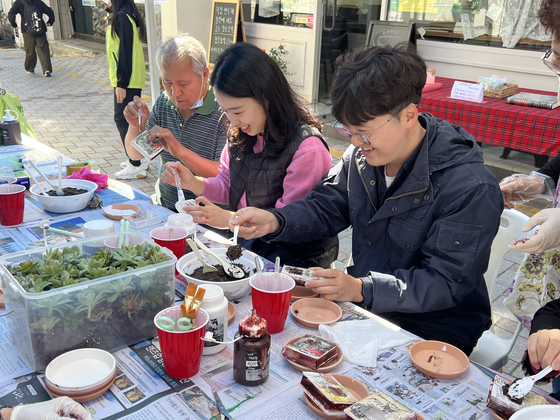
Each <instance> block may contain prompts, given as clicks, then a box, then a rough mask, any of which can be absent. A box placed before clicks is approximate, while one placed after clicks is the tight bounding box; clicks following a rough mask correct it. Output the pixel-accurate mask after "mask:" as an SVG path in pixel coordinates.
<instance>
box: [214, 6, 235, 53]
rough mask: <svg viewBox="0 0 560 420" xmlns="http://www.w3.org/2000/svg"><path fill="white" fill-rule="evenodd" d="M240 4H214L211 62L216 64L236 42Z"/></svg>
mask: <svg viewBox="0 0 560 420" xmlns="http://www.w3.org/2000/svg"><path fill="white" fill-rule="evenodd" d="M238 8H239V3H220V2H215V3H214V10H213V14H212V18H213V19H212V34H211V37H210V49H209V62H210V63H215V62H216V59H217V58H218V56H219V55H220V53H221V52H222V51H224V50H225V49H226V48H227V47H228V46H230V45H231V44H233V43H234V42H235V36H236V29H237V24H238V15H237V14H238Z"/></svg>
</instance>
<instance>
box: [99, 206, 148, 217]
mask: <svg viewBox="0 0 560 420" xmlns="http://www.w3.org/2000/svg"><path fill="white" fill-rule="evenodd" d="M125 211H126V213H127V214H122V213H123V212H125ZM132 212H133V213H132ZM103 213H104V214H105V216H107V217H108V218H109V219H113V220H121V219H122V218H123V217H125V216H127V217H136V216H138V214H140V207H138V206H135V205H134V204H113V205H111V206H107V207H103Z"/></svg>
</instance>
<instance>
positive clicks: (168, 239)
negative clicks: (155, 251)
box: [150, 226, 189, 259]
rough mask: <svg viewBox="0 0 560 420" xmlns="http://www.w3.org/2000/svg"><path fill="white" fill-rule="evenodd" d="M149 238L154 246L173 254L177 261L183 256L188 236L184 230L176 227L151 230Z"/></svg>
mask: <svg viewBox="0 0 560 420" xmlns="http://www.w3.org/2000/svg"><path fill="white" fill-rule="evenodd" d="M150 236H151V237H152V239H153V240H154V242H155V243H156V244H158V245H159V246H162V247H164V248H167V249H169V250H170V251H171V252H173V255H175V256H176V257H177V259H179V258H181V257H182V256H183V255H185V250H186V249H187V236H189V232H188V231H187V230H186V229H183V228H181V227H177V226H168V227H159V228H155V229H153V230H152V231H151V232H150Z"/></svg>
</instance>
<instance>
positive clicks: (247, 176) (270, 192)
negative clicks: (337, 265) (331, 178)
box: [162, 43, 338, 268]
mask: <svg viewBox="0 0 560 420" xmlns="http://www.w3.org/2000/svg"><path fill="white" fill-rule="evenodd" d="M210 84H211V85H212V86H213V87H214V92H215V95H216V100H217V101H218V104H219V105H220V107H221V108H222V109H223V111H224V113H225V115H226V117H227V119H228V120H229V123H230V129H229V132H228V144H227V145H226V147H225V148H224V150H223V152H222V156H221V160H220V167H219V168H218V170H219V171H220V174H219V175H218V176H216V177H213V178H202V177H195V176H194V175H193V174H192V172H190V171H189V170H188V169H187V168H186V167H185V166H183V165H182V164H181V163H179V162H172V163H167V164H166V172H165V173H164V174H162V180H164V181H165V182H166V183H168V184H172V185H175V182H174V175H175V173H176V172H177V173H179V176H180V178H181V186H182V187H183V188H184V189H188V190H190V191H192V192H193V193H195V194H196V195H197V196H199V198H197V203H198V204H200V203H202V204H203V205H204V206H203V207H201V206H185V211H187V212H188V213H189V214H191V215H192V216H193V217H199V218H201V219H199V220H198V222H199V223H204V224H207V225H209V226H212V227H216V228H221V229H224V228H227V227H228V220H229V218H230V216H231V214H232V212H235V211H236V210H238V209H240V208H244V207H248V206H253V207H258V208H261V209H269V208H275V207H276V208H281V207H284V206H285V205H286V204H288V203H290V202H292V201H296V200H301V199H303V198H304V197H305V196H306V195H307V194H308V193H309V192H310V191H311V190H312V189H313V187H314V186H315V184H317V182H318V181H319V180H320V179H321V178H322V177H323V176H324V175H325V174H326V173H327V172H328V171H329V169H330V168H331V165H332V161H331V156H330V153H329V149H328V145H327V144H326V142H325V141H324V139H323V137H322V135H321V132H320V129H321V125H320V123H319V122H318V121H317V120H316V119H315V118H313V117H312V116H311V114H310V113H309V111H308V110H307V109H306V108H305V107H304V106H303V104H302V103H301V102H300V101H299V100H298V99H297V96H296V95H295V93H294V92H293V91H292V89H291V87H290V85H289V83H288V81H287V80H286V77H285V76H284V74H283V73H282V71H281V70H280V68H279V67H278V65H277V64H276V63H275V62H274V61H273V60H272V59H271V58H270V57H269V56H268V55H267V54H266V53H265V52H263V51H262V50H260V49H259V48H257V47H255V46H253V45H250V44H246V43H237V44H234V45H232V46H230V47H229V48H227V49H226V50H225V51H224V52H223V53H221V54H220V56H219V57H218V60H217V62H216V65H215V67H214V71H213V72H212V76H211V79H210ZM212 202H215V203H220V204H226V203H227V204H229V210H230V211H227V210H223V209H221V208H220V207H218V206H216V205H214V204H212ZM303 224H304V221H302V225H303ZM303 228H305V227H304V226H302V229H303ZM239 244H240V245H242V246H244V247H245V248H247V249H249V250H251V251H253V252H256V253H257V254H259V255H260V256H262V257H265V258H267V259H269V260H272V261H273V260H274V259H275V258H276V257H277V256H279V257H280V259H281V262H282V263H283V264H289V265H295V266H299V267H319V266H320V267H325V268H327V267H329V265H330V263H332V262H333V261H334V260H336V257H337V256H338V237H336V236H335V237H333V238H329V239H328V240H326V241H324V240H320V239H319V240H315V241H312V242H308V243H300V244H290V243H282V242H274V243H268V242H266V241H263V240H262V239H252V240H244V239H240V240H239Z"/></svg>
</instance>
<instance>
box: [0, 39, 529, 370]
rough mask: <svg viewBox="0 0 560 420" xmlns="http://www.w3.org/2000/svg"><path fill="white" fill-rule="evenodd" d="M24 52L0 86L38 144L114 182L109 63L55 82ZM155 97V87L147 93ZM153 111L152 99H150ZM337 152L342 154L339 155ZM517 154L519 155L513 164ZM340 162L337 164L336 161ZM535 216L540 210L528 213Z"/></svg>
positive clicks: (152, 174) (119, 157)
mask: <svg viewBox="0 0 560 420" xmlns="http://www.w3.org/2000/svg"><path fill="white" fill-rule="evenodd" d="M23 60H24V52H23V50H19V49H0V84H1V85H2V87H3V88H4V89H6V91H8V92H9V93H12V94H17V95H19V98H20V100H21V102H22V104H23V107H24V109H25V116H26V118H27V120H28V122H29V123H30V124H31V126H32V127H33V128H34V130H35V132H36V134H37V138H38V140H39V141H41V142H42V143H45V144H47V145H49V146H51V147H52V148H54V149H56V150H57V151H59V152H61V153H63V154H65V155H67V156H68V157H70V158H72V159H74V160H85V159H95V163H94V164H92V169H94V170H95V169H97V170H100V171H101V172H102V173H107V174H109V176H114V173H115V172H116V171H118V170H120V167H119V164H120V162H123V161H125V160H126V155H125V153H124V150H123V146H122V144H121V140H120V137H119V135H118V132H117V129H116V127H115V124H114V122H113V94H112V88H110V86H109V76H108V70H107V63H106V59H105V56H104V55H103V54H101V55H98V56H96V57H93V58H92V57H63V58H57V57H54V58H53V66H54V72H53V75H52V76H53V77H52V78H45V77H42V76H40V74H41V71H40V67H39V65H38V67H37V69H36V72H37V75H36V76H30V75H28V74H27V73H26V72H25V71H24V68H23ZM144 94H145V95H150V88H149V84H148V85H147V86H146V88H145V89H144ZM144 98H145V100H146V101H147V102H148V106H149V107H151V98H149V96H144ZM329 144H330V146H331V148H332V149H334V150H335V151H333V155H336V156H340V151H343V150H344V149H345V148H346V147H347V144H348V143H347V142H345V141H338V140H333V139H329ZM336 151H339V153H337V152H336ZM483 151H484V154H485V159H487V161H488V163H489V164H492V165H496V166H501V167H502V168H503V169H506V170H511V171H516V172H519V171H523V172H527V173H529V172H530V171H531V170H534V169H535V168H534V167H532V156H530V155H522V154H520V153H519V154H517V156H516V158H519V160H511V159H510V160H507V161H501V160H500V159H498V157H497V156H498V155H499V153H500V149H499V148H496V147H494V148H493V147H489V146H486V145H485V146H484V147H483ZM515 153H516V152H513V153H512V155H511V157H512V158H513V157H514V155H515ZM336 160H337V159H335V161H336ZM156 179H157V167H156V165H151V166H150V170H149V175H148V177H147V178H145V179H142V180H134V181H125V182H129V183H130V185H131V186H134V187H136V188H139V189H141V190H143V191H144V192H146V193H148V194H152V193H153V192H154V183H155V181H156ZM527 210H528V211H530V212H534V209H531V208H527ZM340 243H341V252H340V257H339V261H337V267H339V268H342V267H343V266H344V263H345V261H346V259H347V257H348V254H349V251H350V246H351V232H350V231H345V232H343V233H342V234H341V235H340ZM522 258H523V255H521V254H518V253H514V252H509V253H508V254H507V255H506V259H505V261H504V264H503V266H502V269H501V275H500V277H499V279H498V283H497V285H496V291H495V293H494V296H493V297H492V299H493V302H494V303H493V305H494V306H493V307H494V316H495V320H496V321H497V325H498V330H499V331H500V333H502V334H505V335H507V334H509V333H511V331H513V330H514V329H515V323H514V321H513V320H514V317H513V315H511V314H510V313H509V312H508V311H507V310H506V309H505V308H504V307H503V305H502V304H501V301H502V300H503V294H504V293H505V291H506V290H507V289H508V287H509V286H510V284H511V282H512V280H513V277H514V275H515V272H516V270H517V268H518V266H519V263H520V262H521V260H522ZM527 337H528V334H527V331H523V332H522V333H521V336H520V338H519V339H518V340H517V343H516V345H515V348H514V350H513V352H512V353H511V355H510V362H509V363H508V364H507V365H506V366H505V368H504V369H503V370H504V372H506V373H508V374H512V375H514V376H521V375H522V374H521V371H520V368H519V365H520V361H521V357H522V355H523V351H524V349H525V345H526V339H527Z"/></svg>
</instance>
